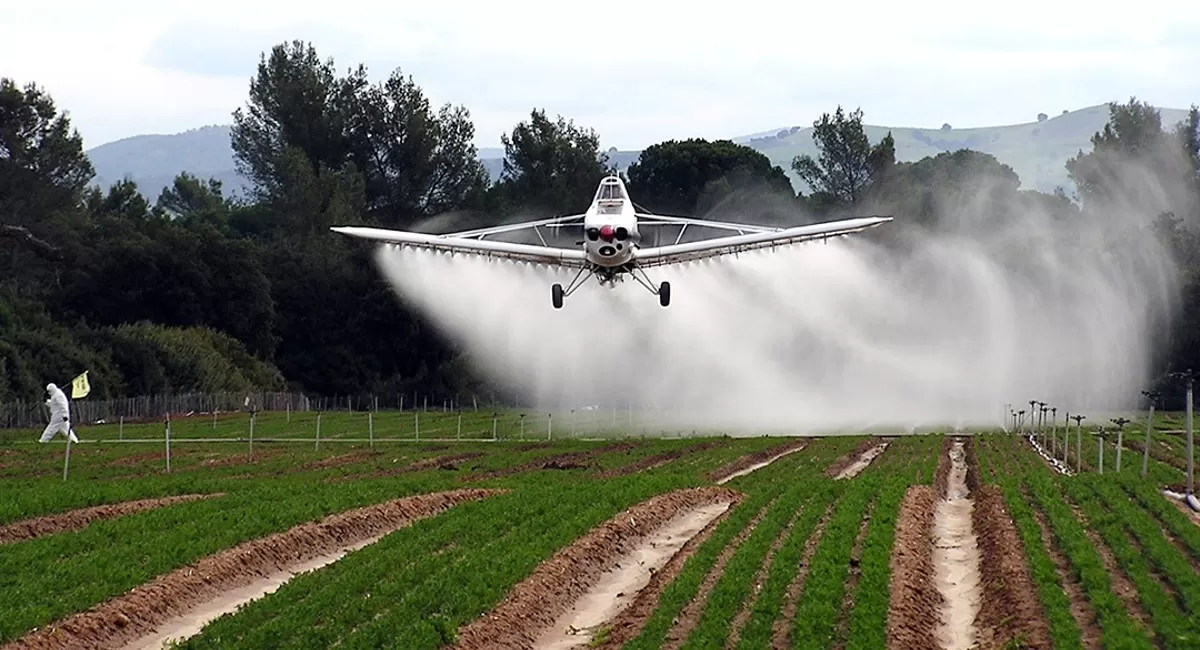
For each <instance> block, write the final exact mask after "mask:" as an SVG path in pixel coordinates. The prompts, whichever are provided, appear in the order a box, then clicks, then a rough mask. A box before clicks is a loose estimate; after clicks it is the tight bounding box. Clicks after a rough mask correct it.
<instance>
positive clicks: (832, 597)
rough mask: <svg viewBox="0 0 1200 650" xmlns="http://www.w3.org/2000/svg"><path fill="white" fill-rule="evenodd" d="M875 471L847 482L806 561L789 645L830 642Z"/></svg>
mask: <svg viewBox="0 0 1200 650" xmlns="http://www.w3.org/2000/svg"><path fill="white" fill-rule="evenodd" d="M879 477H880V475H879V474H873V473H866V472H864V473H863V474H860V475H859V476H857V477H855V478H854V479H853V480H851V481H849V482H848V485H847V487H846V488H845V489H846V492H847V494H846V497H845V500H843V501H842V502H840V503H839V504H838V506H837V509H836V510H835V511H834V513H833V517H831V518H830V520H829V524H828V526H827V527H826V529H825V533H824V535H822V536H821V541H820V543H818V545H817V548H816V550H815V551H814V553H813V558H812V561H811V562H810V563H809V569H808V577H807V578H805V582H804V593H803V595H802V596H801V599H800V602H799V603H798V604H797V607H796V618H795V620H794V621H793V622H792V630H791V636H792V647H793V648H814V649H816V648H822V649H825V648H830V647H832V645H833V643H834V636H835V633H836V628H837V622H838V615H839V614H840V613H841V609H842V597H843V596H844V594H845V589H846V574H847V572H848V571H849V570H850V553H851V551H852V550H853V547H854V540H855V538H856V537H857V536H858V532H859V528H860V524H861V523H862V520H863V517H864V515H866V513H868V511H869V509H870V506H871V504H872V502H873V501H874V499H875V495H876V493H877V491H878V488H879V483H880V482H879V480H878V478H879Z"/></svg>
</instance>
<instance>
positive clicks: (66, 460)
mask: <svg viewBox="0 0 1200 650" xmlns="http://www.w3.org/2000/svg"><path fill="white" fill-rule="evenodd" d="M69 431H70V430H69V429H68V435H67V452H66V455H65V456H63V480H64V481H65V480H67V473H68V470H69V468H70V467H71V436H70V433H69Z"/></svg>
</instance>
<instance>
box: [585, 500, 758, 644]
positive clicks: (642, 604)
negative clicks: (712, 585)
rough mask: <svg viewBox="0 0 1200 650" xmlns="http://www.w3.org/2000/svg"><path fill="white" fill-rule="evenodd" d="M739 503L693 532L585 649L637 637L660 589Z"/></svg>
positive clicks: (653, 606)
mask: <svg viewBox="0 0 1200 650" xmlns="http://www.w3.org/2000/svg"><path fill="white" fill-rule="evenodd" d="M741 500H742V497H741V495H738V498H737V501H735V502H734V504H733V506H731V507H730V508H729V510H726V511H725V512H723V513H721V514H720V515H719V516H718V517H717V518H716V519H714V520H712V521H711V522H709V523H708V525H707V526H705V527H704V528H703V529H702V530H701V531H700V532H699V533H697V534H696V536H695V537H693V538H691V539H689V540H688V541H687V542H686V543H685V544H684V545H683V547H682V548H680V549H679V551H678V552H676V553H675V555H674V556H672V557H671V559H670V560H668V561H667V563H666V564H664V565H663V567H662V569H660V570H659V571H657V572H655V574H654V576H653V577H651V578H650V582H648V583H646V586H645V587H642V589H641V590H640V591H638V594H637V596H636V597H635V598H634V599H633V601H632V602H630V603H629V606H628V607H626V608H625V609H624V610H622V611H621V613H620V614H617V616H616V617H614V618H613V619H612V620H611V621H609V623H608V626H607V629H608V633H607V634H605V635H604V639H603V641H599V642H596V643H594V644H592V645H591V646H589V647H590V648H592V650H617V649H618V648H621V647H622V646H624V645H625V644H626V643H628V642H629V641H630V640H631V639H633V638H634V637H636V636H637V635H638V634H641V632H642V628H643V627H645V625H646V621H649V620H650V617H651V616H652V615H653V614H654V610H655V609H657V608H658V599H659V598H660V597H661V596H662V592H663V590H665V589H666V588H667V585H669V584H671V583H672V582H674V581H675V578H676V577H678V576H679V573H680V572H681V571H683V565H684V564H685V563H686V562H687V561H688V559H689V558H691V557H692V554H694V553H695V552H696V549H697V548H699V547H700V545H701V544H703V543H704V542H705V540H707V539H708V538H709V537H711V536H712V534H713V531H715V530H716V529H717V526H719V525H721V522H722V521H725V519H727V518H728V517H729V514H730V513H731V512H733V508H735V507H737V504H738V503H740V502H741Z"/></svg>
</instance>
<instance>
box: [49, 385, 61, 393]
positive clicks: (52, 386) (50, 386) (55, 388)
mask: <svg viewBox="0 0 1200 650" xmlns="http://www.w3.org/2000/svg"><path fill="white" fill-rule="evenodd" d="M56 390H58V386H56V385H55V384H53V383H49V384H46V392H47V393H53V392H54V391H56Z"/></svg>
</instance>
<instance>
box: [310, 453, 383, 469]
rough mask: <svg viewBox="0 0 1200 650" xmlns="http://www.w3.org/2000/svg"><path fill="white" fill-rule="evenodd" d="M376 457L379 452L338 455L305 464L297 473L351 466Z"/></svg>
mask: <svg viewBox="0 0 1200 650" xmlns="http://www.w3.org/2000/svg"><path fill="white" fill-rule="evenodd" d="M378 455H379V452H374V451H353V452H350V453H348V454H338V455H337V456H330V457H328V458H322V459H320V460H314V461H312V462H309V463H305V464H304V465H302V466H301V467H300V469H299V470H298V471H301V472H303V471H305V470H314V469H331V468H334V467H341V466H343V465H353V464H354V463H357V462H360V461H365V460H370V459H372V458H376V457H378Z"/></svg>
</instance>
